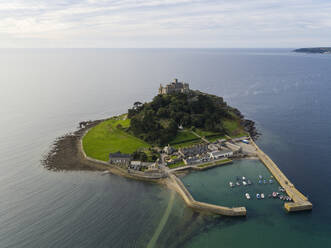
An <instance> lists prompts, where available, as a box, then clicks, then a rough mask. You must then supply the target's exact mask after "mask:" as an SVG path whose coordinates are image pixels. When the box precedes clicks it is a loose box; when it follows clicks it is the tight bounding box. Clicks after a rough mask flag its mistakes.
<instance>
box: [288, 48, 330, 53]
mask: <svg viewBox="0 0 331 248" xmlns="http://www.w3.org/2000/svg"><path fill="white" fill-rule="evenodd" d="M293 52H296V53H321V54H326V53H331V47H311V48H299V49H295V50H293Z"/></svg>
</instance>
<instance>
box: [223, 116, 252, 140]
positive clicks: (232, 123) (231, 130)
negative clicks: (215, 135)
mask: <svg viewBox="0 0 331 248" xmlns="http://www.w3.org/2000/svg"><path fill="white" fill-rule="evenodd" d="M223 127H224V129H225V131H226V132H227V133H228V135H229V136H231V137H233V138H234V137H240V136H245V135H247V133H246V132H245V131H244V130H243V127H242V126H241V125H240V122H239V120H229V119H227V120H224V121H223Z"/></svg>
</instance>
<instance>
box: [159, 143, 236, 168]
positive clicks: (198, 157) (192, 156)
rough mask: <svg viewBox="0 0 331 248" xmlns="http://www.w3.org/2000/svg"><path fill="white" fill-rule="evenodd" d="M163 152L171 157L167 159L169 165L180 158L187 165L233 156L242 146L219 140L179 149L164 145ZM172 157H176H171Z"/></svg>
mask: <svg viewBox="0 0 331 248" xmlns="http://www.w3.org/2000/svg"><path fill="white" fill-rule="evenodd" d="M163 152H164V153H165V154H167V155H168V156H167V157H168V158H169V159H167V160H166V164H167V165H169V164H171V163H175V162H177V161H178V160H183V161H184V163H185V164H187V165H193V164H199V163H206V162H209V161H213V160H218V159H225V158H229V157H233V156H235V155H237V154H238V153H240V152H241V147H240V146H237V145H235V144H232V143H230V142H227V141H226V140H218V141H216V142H214V143H209V144H206V143H203V144H197V145H193V146H190V147H185V148H179V149H178V151H176V150H175V149H174V148H172V147H171V146H169V145H168V146H166V147H164V149H163ZM170 155H171V156H170ZM170 157H175V158H174V159H170Z"/></svg>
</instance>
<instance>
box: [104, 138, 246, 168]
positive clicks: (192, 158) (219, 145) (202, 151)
mask: <svg viewBox="0 0 331 248" xmlns="http://www.w3.org/2000/svg"><path fill="white" fill-rule="evenodd" d="M241 152H242V148H241V146H238V145H237V144H235V143H234V142H229V141H226V140H218V141H216V142H213V143H209V144H207V143H202V144H196V145H192V146H190V147H184V148H179V149H178V151H177V150H176V149H174V148H173V147H171V146H170V145H167V146H165V147H164V148H163V153H164V154H165V155H166V156H165V159H164V160H165V163H166V165H170V164H173V163H177V162H179V161H184V163H185V164H186V165H194V164H200V163H206V162H209V161H213V160H219V159H225V158H229V157H233V156H238V155H239V156H240V155H242V154H241ZM158 162H160V161H157V162H156V163H145V162H142V161H134V160H132V157H131V155H130V154H124V153H121V152H116V153H110V154H109V163H110V164H113V165H117V166H120V167H122V168H126V169H128V170H135V171H146V170H148V171H149V170H153V169H156V164H157V163H158Z"/></svg>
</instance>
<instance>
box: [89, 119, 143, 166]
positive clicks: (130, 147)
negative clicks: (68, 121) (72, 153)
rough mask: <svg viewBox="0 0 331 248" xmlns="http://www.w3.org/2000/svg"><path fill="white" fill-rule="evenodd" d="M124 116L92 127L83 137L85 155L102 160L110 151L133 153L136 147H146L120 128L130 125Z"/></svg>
mask: <svg viewBox="0 0 331 248" xmlns="http://www.w3.org/2000/svg"><path fill="white" fill-rule="evenodd" d="M123 117H124V116H121V117H117V118H115V117H114V118H111V119H109V120H106V121H104V122H101V123H100V124H98V125H97V126H95V127H93V128H92V129H91V130H90V131H89V132H88V133H87V134H86V135H85V136H84V138H83V148H84V151H85V153H86V155H87V156H89V157H91V158H95V159H99V160H103V161H108V160H109V153H110V152H117V151H120V152H122V153H129V154H131V153H133V152H134V151H136V150H137V149H138V148H148V147H150V145H149V144H148V143H146V142H145V141H143V140H141V139H139V138H136V137H134V136H132V135H130V134H129V133H127V132H125V131H124V130H122V129H119V128H117V126H118V124H120V125H121V126H122V127H123V128H128V127H129V126H130V120H129V119H124V118H123Z"/></svg>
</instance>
